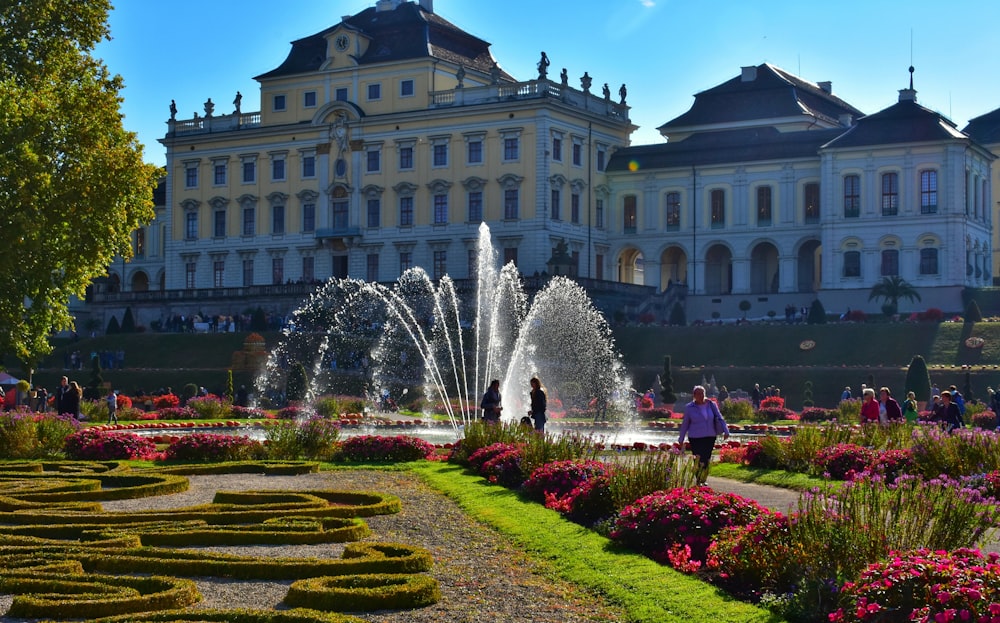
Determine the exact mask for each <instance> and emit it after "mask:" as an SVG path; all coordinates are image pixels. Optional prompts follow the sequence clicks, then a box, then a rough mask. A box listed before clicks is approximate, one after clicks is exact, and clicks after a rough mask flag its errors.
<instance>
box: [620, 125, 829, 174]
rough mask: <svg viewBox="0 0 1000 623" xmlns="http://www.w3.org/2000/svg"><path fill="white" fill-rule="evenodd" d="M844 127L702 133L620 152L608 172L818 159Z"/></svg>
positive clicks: (768, 128) (756, 129) (760, 128)
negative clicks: (635, 165) (632, 164)
mask: <svg viewBox="0 0 1000 623" xmlns="http://www.w3.org/2000/svg"><path fill="white" fill-rule="evenodd" d="M843 131H844V129H843V128H832V129H823V130H809V131H804V132H780V131H778V130H777V129H775V128H771V127H759V128H748V129H744V130H724V131H719V132H701V133H698V134H694V135H692V136H691V137H689V138H687V139H685V140H683V141H678V142H676V143H662V144H656V145H642V146H637V147H626V148H624V149H619V150H618V151H616V152H615V154H614V155H613V156H612V157H611V159H610V160H609V162H608V167H607V170H608V171H628V170H629V163H631V162H633V161H634V162H635V163H636V164H637V165H638V167H639V170H640V171H641V170H644V169H669V168H679V167H691V166H704V165H716V164H730V163H731V164H739V163H746V162H760V161H765V160H793V159H799V158H819V148H820V147H821V146H822V145H823V144H825V143H828V142H829V141H831V140H833V139H834V138H835V137H836V136H837V135H838V134H841V133H843Z"/></svg>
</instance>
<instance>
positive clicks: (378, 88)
mask: <svg viewBox="0 0 1000 623" xmlns="http://www.w3.org/2000/svg"><path fill="white" fill-rule="evenodd" d="M380 99H382V85H381V84H379V83H378V82H376V83H375V84H369V85H368V101H374V100H380Z"/></svg>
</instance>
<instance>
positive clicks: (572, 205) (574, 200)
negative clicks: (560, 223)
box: [569, 193, 580, 223]
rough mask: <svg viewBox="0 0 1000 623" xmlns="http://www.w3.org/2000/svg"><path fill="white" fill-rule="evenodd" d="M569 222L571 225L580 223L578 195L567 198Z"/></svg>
mask: <svg viewBox="0 0 1000 623" xmlns="http://www.w3.org/2000/svg"><path fill="white" fill-rule="evenodd" d="M569 220H570V221H572V222H573V223H579V222H580V193H573V194H571V195H570V196H569Z"/></svg>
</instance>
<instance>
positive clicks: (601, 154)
mask: <svg viewBox="0 0 1000 623" xmlns="http://www.w3.org/2000/svg"><path fill="white" fill-rule="evenodd" d="M607 159H608V152H607V151H605V150H604V148H603V147H598V148H597V170H598V171H603V170H604V167H605V166H607V162H606V161H607Z"/></svg>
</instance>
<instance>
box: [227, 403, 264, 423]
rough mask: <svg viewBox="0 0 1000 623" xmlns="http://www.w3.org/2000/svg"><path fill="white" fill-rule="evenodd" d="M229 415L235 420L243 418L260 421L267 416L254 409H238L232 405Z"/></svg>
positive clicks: (260, 410) (261, 411)
mask: <svg viewBox="0 0 1000 623" xmlns="http://www.w3.org/2000/svg"><path fill="white" fill-rule="evenodd" d="M231 412H232V413H231V415H232V416H233V417H235V418H245V419H248V420H262V419H264V418H265V417H267V414H266V413H265V412H264V411H263V410H262V409H258V408H256V407H240V406H238V405H233V407H232V409H231Z"/></svg>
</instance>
